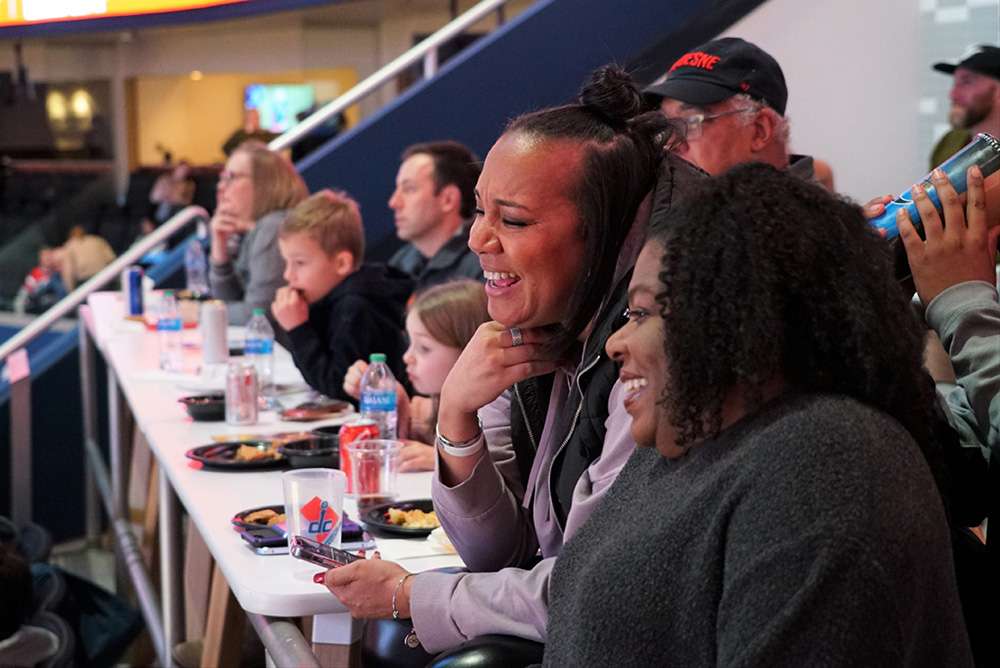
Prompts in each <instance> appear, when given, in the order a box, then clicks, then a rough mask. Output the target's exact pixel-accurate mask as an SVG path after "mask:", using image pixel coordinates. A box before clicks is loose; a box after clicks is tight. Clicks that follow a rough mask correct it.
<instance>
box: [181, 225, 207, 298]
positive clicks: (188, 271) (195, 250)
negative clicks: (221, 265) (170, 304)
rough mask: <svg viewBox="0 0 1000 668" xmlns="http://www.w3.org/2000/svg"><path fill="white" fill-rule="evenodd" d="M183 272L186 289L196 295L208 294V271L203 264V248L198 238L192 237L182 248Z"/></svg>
mask: <svg viewBox="0 0 1000 668" xmlns="http://www.w3.org/2000/svg"><path fill="white" fill-rule="evenodd" d="M184 273H185V275H186V277H187V289H188V290H189V291H190V292H192V293H194V294H196V295H207V294H208V271H207V270H206V265H205V249H204V248H203V247H202V245H201V240H200V239H192V240H191V241H189V242H188V245H187V248H186V249H185V250H184Z"/></svg>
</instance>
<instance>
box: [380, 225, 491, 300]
mask: <svg viewBox="0 0 1000 668" xmlns="http://www.w3.org/2000/svg"><path fill="white" fill-rule="evenodd" d="M470 229H471V225H468V224H467V225H465V226H463V227H462V229H461V231H460V232H459V233H458V234H456V235H455V236H453V237H452V238H451V239H449V240H448V243H446V244H445V245H444V246H442V247H441V250H439V251H438V252H437V253H436V254H435V255H434V257H431V258H427V257H424V256H423V255H422V254H421V253H420V251H418V250H417V248H416V246H414V245H413V244H406V245H405V246H403V247H402V248H400V249H399V250H398V251H396V254H395V255H393V256H392V257H391V258H389V266H390V267H394V268H396V269H399V270H400V271H402V272H405V273H407V274H409V275H410V276H412V277H413V279H414V280H415V281H416V290H417V291H418V292H419V291H420V290H423V289H425V288H429V287H431V286H433V285H438V284H440V283H445V282H447V281H454V280H456V279H460V278H471V279H474V280H477V281H480V282H482V281H484V280H486V279H485V278H484V277H483V269H482V267H480V266H479V256H478V255H476V254H475V253H473V252H472V250H471V249H470V248H469V230H470Z"/></svg>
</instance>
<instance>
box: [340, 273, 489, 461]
mask: <svg viewBox="0 0 1000 668" xmlns="http://www.w3.org/2000/svg"><path fill="white" fill-rule="evenodd" d="M489 319H490V317H489V314H488V313H487V312H486V293H485V292H484V291H483V285H482V283H479V282H478V281H472V280H459V281H452V282H449V283H444V284H442V285H436V286H434V287H431V288H428V289H427V290H424V291H423V292H420V293H418V294H417V296H416V297H415V298H414V301H413V304H412V306H410V310H409V313H408V314H407V316H406V333H407V334H408V335H409V338H410V347H409V348H407V350H406V353H405V354H404V355H403V362H404V363H405V364H406V373H407V375H408V376H409V377H410V383H411V384H412V385H413V388H414V389H415V390H416V391H417V392H418V393H419V395H416V396H414V397H413V398H410V397H408V396H406V392H405V391H404V390H403V388H402V386H397V394H398V399H397V407H398V411H399V437H400V438H401V439H403V440H404V441H405V442H406V445H405V447H404V448H403V451H402V454H401V455H400V462H399V470H400V471H432V470H434V448H433V446H431V445H430V444H431V443H433V442H434V425H435V423H436V422H437V402H438V395H439V394H440V393H441V386H442V385H444V379H445V378H447V377H448V372H449V371H451V367H452V366H454V364H455V361H456V360H457V359H458V356H459V355H460V354H461V353H462V349H463V348H465V344H466V343H468V342H469V339H471V338H472V335H473V334H475V332H476V329H477V328H478V327H479V325H481V324H482V323H484V322H486V321H487V320H489ZM367 368H368V363H367V362H365V361H363V360H358V361H357V362H355V363H354V364H352V365H351V368H350V369H348V370H347V374H346V375H345V376H344V391H345V392H347V393H348V394H349V395H351V396H352V397H354V398H355V399H357V398H359V396H360V394H361V391H360V387H361V377H362V376H363V375H364V373H365V370H366V369H367ZM420 395H426V396H420Z"/></svg>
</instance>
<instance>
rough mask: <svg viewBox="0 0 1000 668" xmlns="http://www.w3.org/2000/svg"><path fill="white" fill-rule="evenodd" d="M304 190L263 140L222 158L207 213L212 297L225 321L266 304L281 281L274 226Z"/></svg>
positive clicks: (236, 321)
mask: <svg viewBox="0 0 1000 668" xmlns="http://www.w3.org/2000/svg"><path fill="white" fill-rule="evenodd" d="M308 194H309V192H308V190H307V188H306V184H305V182H304V181H303V180H302V177H301V176H299V174H298V172H296V171H295V167H293V166H292V164H291V163H290V162H289V161H288V160H287V159H285V158H284V157H283V156H281V155H280V154H278V153H275V152H274V151H271V150H270V149H268V148H267V146H265V145H264V144H261V143H260V142H256V141H248V142H245V143H244V144H241V145H240V147H239V148H237V149H236V150H235V151H234V152H233V154H232V155H231V156H230V157H229V160H227V161H226V167H225V169H224V170H223V171H222V173H221V174H220V175H219V183H218V186H217V189H216V199H217V206H216V209H215V214H214V215H213V216H212V222H211V225H210V229H211V237H212V238H211V241H212V250H211V263H210V264H211V267H210V271H209V282H210V285H211V289H212V296H213V297H215V298H216V299H222V300H224V301H225V302H226V307H227V311H228V313H229V323H230V324H231V325H245V324H246V322H247V321H248V320H249V319H250V315H251V314H252V313H253V309H255V308H263V309H267V308H268V307H269V306H270V305H271V302H273V301H274V293H275V292H276V291H277V290H278V288H280V287H281V286H282V285H284V284H285V280H284V278H283V277H282V274H284V271H285V261H284V260H283V259H282V257H281V253H280V252H279V250H278V227H279V225H280V224H281V221H282V220H284V218H285V214H286V213H287V211H288V209H291V208H292V207H294V206H295V205H296V204H298V203H299V202H301V201H302V200H303V199H305V198H306V196H307V195H308Z"/></svg>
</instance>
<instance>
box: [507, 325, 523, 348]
mask: <svg viewBox="0 0 1000 668" xmlns="http://www.w3.org/2000/svg"><path fill="white" fill-rule="evenodd" d="M509 331H510V346H511V348H517V347H518V346H521V345H524V336H522V334H521V328H520V327H511V328H510V330H509Z"/></svg>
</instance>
